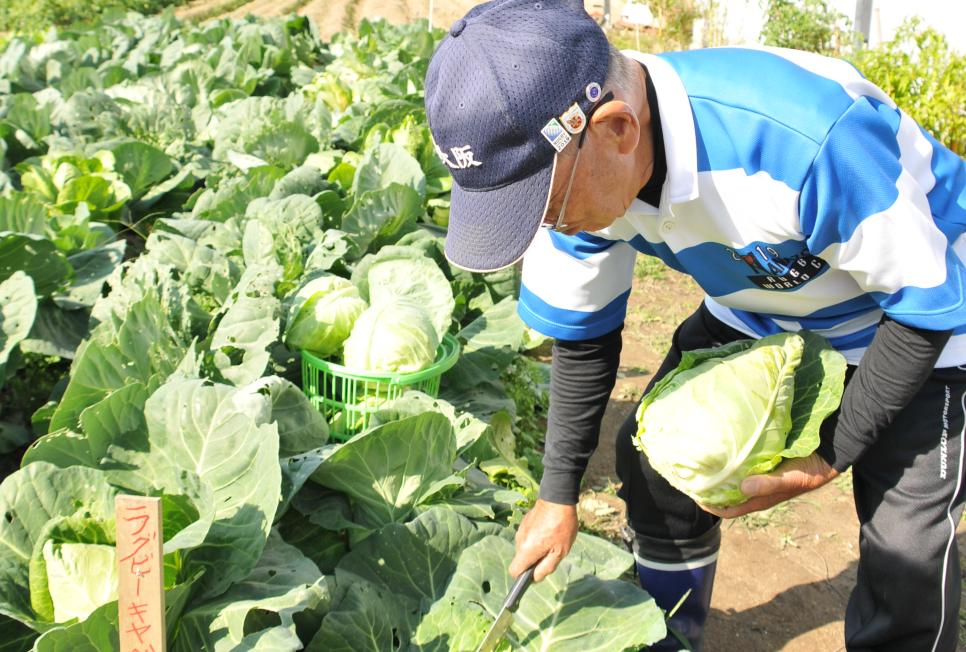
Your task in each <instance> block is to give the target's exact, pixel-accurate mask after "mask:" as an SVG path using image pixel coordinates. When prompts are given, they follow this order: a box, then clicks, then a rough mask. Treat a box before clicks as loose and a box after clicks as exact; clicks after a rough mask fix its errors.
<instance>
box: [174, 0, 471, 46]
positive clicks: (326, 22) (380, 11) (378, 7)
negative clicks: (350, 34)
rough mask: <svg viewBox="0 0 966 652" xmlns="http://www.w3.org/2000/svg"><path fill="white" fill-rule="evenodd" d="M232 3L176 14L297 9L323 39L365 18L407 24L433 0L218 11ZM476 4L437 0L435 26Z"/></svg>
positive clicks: (257, 4) (283, 2)
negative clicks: (317, 29) (314, 25)
mask: <svg viewBox="0 0 966 652" xmlns="http://www.w3.org/2000/svg"><path fill="white" fill-rule="evenodd" d="M300 2H301V4H302V6H301V7H299V4H300ZM231 4H232V2H231V0H195V1H194V2H190V3H189V4H187V5H183V6H181V7H179V8H178V9H177V10H176V11H175V14H176V15H177V16H178V17H179V18H182V19H185V20H194V19H198V18H202V17H209V16H216V17H219V18H221V17H226V16H228V17H233V18H241V17H244V16H246V15H248V14H252V15H255V16H281V15H284V14H286V13H289V12H291V11H293V10H294V11H295V13H297V14H298V15H300V16H308V17H309V19H311V20H312V21H313V22H314V23H315V24H316V25H317V26H318V28H319V35H320V36H321V37H322V39H323V40H328V39H329V38H331V37H332V35H333V34H335V33H336V32H341V31H343V30H345V29H346V28H347V27H350V26H351V27H353V28H354V27H356V26H357V25H358V24H359V21H360V20H362V19H363V18H377V17H381V18H385V19H386V20H388V21H389V22H392V23H403V22H409V21H412V20H416V19H419V18H427V17H428V16H429V0H310V1H309V2H307V3H306V2H305V1H304V0H252V1H251V2H248V3H245V4H243V5H241V6H240V7H237V8H235V9H231V10H230V11H221V12H219V11H218V8H219V7H225V8H230V6H231ZM475 4H477V3H476V2H475V1H474V0H435V1H434V2H433V25H434V26H436V27H443V28H446V27H449V26H450V25H452V24H453V23H454V22H455V21H456V19H458V18H460V17H461V16H462V15H463V14H465V13H466V12H467V11H468V10H469V9H470V7H472V6H473V5H475Z"/></svg>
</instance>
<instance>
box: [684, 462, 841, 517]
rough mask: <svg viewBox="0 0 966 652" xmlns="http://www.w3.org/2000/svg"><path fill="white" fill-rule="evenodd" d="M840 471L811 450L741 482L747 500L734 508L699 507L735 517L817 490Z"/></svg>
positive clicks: (716, 514) (724, 515)
mask: <svg viewBox="0 0 966 652" xmlns="http://www.w3.org/2000/svg"><path fill="white" fill-rule="evenodd" d="M838 474H839V473H838V471H836V470H835V469H833V468H832V467H831V466H829V465H828V463H827V462H826V461H825V460H823V459H822V458H821V457H819V456H818V454H817V453H812V454H811V455H809V456H808V457H800V458H796V459H791V460H787V461H785V462H782V463H781V464H779V465H778V467H777V468H776V469H775V470H774V471H772V472H771V473H769V474H768V475H752V476H748V477H747V478H745V479H744V480H743V481H742V483H741V493H743V494H745V495H746V496H749V497H750V499H749V500H748V502H746V503H742V504H741V505H736V506H735V507H707V506H705V505H701V509H703V510H704V511H706V512H710V513H712V514H714V515H715V516H720V517H721V518H735V517H736V516H744V515H745V514H749V513H751V512H757V511H759V510H762V509H768V508H769V507H774V506H775V505H777V504H778V503H781V502H784V501H786V500H788V499H789V498H794V497H795V496H797V495H799V494H803V493H805V492H806V491H812V490H813V489H818V488H819V487H821V486H822V485H823V484H825V483H826V482H828V481H829V480H831V479H832V478H834V477H835V476H837V475H838Z"/></svg>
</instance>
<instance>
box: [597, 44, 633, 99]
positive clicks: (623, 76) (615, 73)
mask: <svg viewBox="0 0 966 652" xmlns="http://www.w3.org/2000/svg"><path fill="white" fill-rule="evenodd" d="M636 75H637V70H636V69H635V68H634V62H633V61H632V60H630V59H628V58H627V57H625V56H624V55H623V54H621V52H620V50H618V49H617V48H615V47H614V46H613V45H611V46H610V59H609V61H608V65H607V81H606V82H605V83H604V87H605V88H607V89H615V88H619V89H629V88H631V87H632V86H633V84H634V81H635V80H636V79H637V77H636Z"/></svg>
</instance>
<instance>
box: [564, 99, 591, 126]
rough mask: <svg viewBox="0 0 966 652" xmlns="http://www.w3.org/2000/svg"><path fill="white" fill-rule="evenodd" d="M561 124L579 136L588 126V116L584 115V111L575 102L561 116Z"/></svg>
mask: <svg viewBox="0 0 966 652" xmlns="http://www.w3.org/2000/svg"><path fill="white" fill-rule="evenodd" d="M560 122H562V123H563V126H564V129H566V130H567V131H569V132H570V133H572V134H579V133H580V132H581V131H583V129H584V126H585V125H586V124H587V116H585V115H584V111H583V109H581V108H580V105H579V104H577V103H576V102H574V103H573V104H571V105H570V108H569V109H567V110H566V111H564V112H563V115H561V116H560Z"/></svg>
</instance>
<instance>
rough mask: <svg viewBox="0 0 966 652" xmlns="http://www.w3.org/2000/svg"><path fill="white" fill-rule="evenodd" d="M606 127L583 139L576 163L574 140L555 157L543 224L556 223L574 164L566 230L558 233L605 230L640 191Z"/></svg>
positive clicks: (630, 160) (630, 161)
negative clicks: (554, 166)
mask: <svg viewBox="0 0 966 652" xmlns="http://www.w3.org/2000/svg"><path fill="white" fill-rule="evenodd" d="M606 127H607V126H606V125H604V126H603V127H601V128H600V129H599V130H597V131H596V133H595V132H591V133H589V134H588V135H587V139H586V141H585V142H584V145H583V148H582V149H581V152H580V157H579V159H578V158H577V139H576V138H575V139H574V140H573V142H571V143H570V145H568V146H567V148H566V149H564V151H563V152H561V153H560V154H558V155H557V163H556V168H555V170H554V174H553V180H552V182H551V191H550V201H549V203H548V205H547V212H546V213H545V215H544V223H550V224H555V223H556V221H557V217H558V216H559V215H560V210H561V208H562V207H563V201H564V196H565V194H566V192H567V184H568V181H569V180H570V174H571V171H572V170H574V162H575V160H576V165H577V167H576V171H575V174H574V180H573V188H572V189H571V190H570V196H569V198H568V199H567V206H566V208H567V211H566V214H565V216H564V223H565V225H566V226H561V227H560V229H559V230H560V231H562V232H563V233H566V234H568V235H573V234H575V233H579V232H581V231H588V232H592V231H599V230H601V229H605V228H607V227H608V226H610V225H611V224H613V223H614V221H615V220H617V219H618V218H620V217H621V216H622V215H624V213H625V212H626V211H627V208H628V207H629V206H630V205H631V202H632V201H633V200H634V197H636V196H637V193H638V191H639V190H640V185H641V184H640V176H639V175H640V172H639V170H638V169H637V166H636V165H635V159H634V157H633V156H632V155H629V154H628V153H627V152H622V151H621V150H622V148H621V146H620V143H619V142H618V139H615V138H614V137H613V135H612V134H610V133H608V132H607V131H606ZM635 141H636V137H635Z"/></svg>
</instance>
